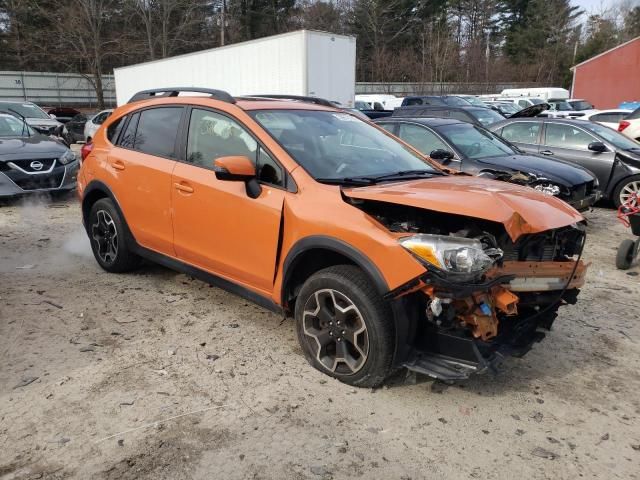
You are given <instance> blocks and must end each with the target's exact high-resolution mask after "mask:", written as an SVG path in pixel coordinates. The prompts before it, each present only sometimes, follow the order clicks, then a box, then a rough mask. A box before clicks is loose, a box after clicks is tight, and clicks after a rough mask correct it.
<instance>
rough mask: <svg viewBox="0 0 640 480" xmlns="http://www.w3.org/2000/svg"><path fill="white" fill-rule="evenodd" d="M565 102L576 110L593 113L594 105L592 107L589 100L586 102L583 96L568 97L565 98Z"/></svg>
mask: <svg viewBox="0 0 640 480" xmlns="http://www.w3.org/2000/svg"><path fill="white" fill-rule="evenodd" d="M567 103H568V104H569V105H570V106H571V108H573V109H574V110H575V111H576V112H585V113H586V112H589V113H593V112H592V110H596V107H594V106H593V105H592V104H591V103H590V102H587V101H586V100H585V99H583V98H570V99H568V100H567Z"/></svg>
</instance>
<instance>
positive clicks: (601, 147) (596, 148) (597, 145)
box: [587, 142, 607, 153]
mask: <svg viewBox="0 0 640 480" xmlns="http://www.w3.org/2000/svg"><path fill="white" fill-rule="evenodd" d="M587 148H588V149H589V150H591V151H592V152H596V153H602V152H606V151H607V146H606V145H605V144H604V143H602V142H591V143H590V144H589V146H587Z"/></svg>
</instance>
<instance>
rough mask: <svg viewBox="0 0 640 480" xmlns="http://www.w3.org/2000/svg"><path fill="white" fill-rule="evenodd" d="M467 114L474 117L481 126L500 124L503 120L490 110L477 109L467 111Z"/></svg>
mask: <svg viewBox="0 0 640 480" xmlns="http://www.w3.org/2000/svg"><path fill="white" fill-rule="evenodd" d="M468 112H469V113H470V114H471V115H473V116H474V117H475V119H476V120H478V121H479V122H480V123H481V124H482V125H483V126H485V127H486V126H487V125H491V124H492V123H496V122H500V121H502V120H504V117H503V116H502V115H500V114H499V113H498V112H496V111H495V110H491V109H490V108H486V107H485V108H478V109H475V110H468Z"/></svg>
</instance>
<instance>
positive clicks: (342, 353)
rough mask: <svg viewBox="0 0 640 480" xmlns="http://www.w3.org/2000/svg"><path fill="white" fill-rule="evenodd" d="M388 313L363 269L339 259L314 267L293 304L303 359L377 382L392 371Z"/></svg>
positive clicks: (349, 380) (333, 372)
mask: <svg viewBox="0 0 640 480" xmlns="http://www.w3.org/2000/svg"><path fill="white" fill-rule="evenodd" d="M392 318H393V317H392V313H391V310H390V308H389V306H388V305H387V304H386V303H385V302H384V300H383V299H382V297H381V295H380V293H379V292H378V291H377V290H376V289H375V287H374V286H373V285H372V282H371V281H370V279H369V278H368V277H367V276H366V275H365V274H364V272H363V271H362V270H360V269H359V268H357V267H355V266H353V265H337V266H333V267H329V268H325V269H323V270H320V271H319V272H316V273H315V274H313V275H312V276H311V277H309V278H308V279H307V281H306V282H305V283H304V285H303V286H302V289H301V290H300V293H299V295H298V297H297V300H296V304H295V319H296V330H297V333H298V340H299V342H300V346H301V347H302V350H303V352H304V354H305V357H306V358H307V361H308V362H309V363H310V364H311V365H312V366H313V367H315V368H316V369H318V370H320V371H321V372H323V373H326V374H327V375H330V376H332V377H335V378H337V379H338V380H340V381H341V382H344V383H346V384H349V385H353V386H356V387H375V386H378V385H380V384H381V383H383V382H384V380H385V378H386V377H387V376H388V375H389V374H390V373H391V371H392V365H393V356H394V348H395V329H394V326H393V321H392Z"/></svg>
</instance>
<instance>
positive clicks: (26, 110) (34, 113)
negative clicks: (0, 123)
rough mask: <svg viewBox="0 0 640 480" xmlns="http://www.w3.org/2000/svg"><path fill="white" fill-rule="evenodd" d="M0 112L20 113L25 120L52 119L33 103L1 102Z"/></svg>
mask: <svg viewBox="0 0 640 480" xmlns="http://www.w3.org/2000/svg"><path fill="white" fill-rule="evenodd" d="M0 110H5V111H11V110H14V111H16V112H18V113H19V114H20V115H22V116H23V117H25V118H48V119H51V117H50V116H49V115H48V114H47V112H45V111H44V110H42V109H41V108H40V107H39V106H37V105H35V104H33V103H18V102H0Z"/></svg>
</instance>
